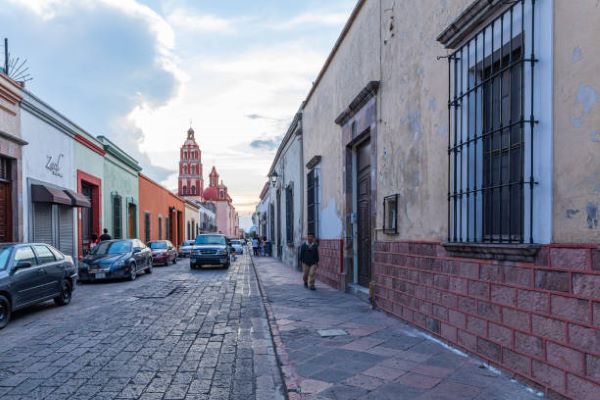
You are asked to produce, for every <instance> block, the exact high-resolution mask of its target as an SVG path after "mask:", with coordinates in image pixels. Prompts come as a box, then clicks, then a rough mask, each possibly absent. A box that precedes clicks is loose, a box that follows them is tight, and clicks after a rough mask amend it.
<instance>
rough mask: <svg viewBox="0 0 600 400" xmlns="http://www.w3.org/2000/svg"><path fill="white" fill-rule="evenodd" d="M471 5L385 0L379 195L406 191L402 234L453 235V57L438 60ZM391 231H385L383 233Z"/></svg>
mask: <svg viewBox="0 0 600 400" xmlns="http://www.w3.org/2000/svg"><path fill="white" fill-rule="evenodd" d="M442 3H443V4H442ZM470 3H471V1H470V0H453V1H450V2H441V1H439V0H425V1H419V2H412V1H401V0H384V1H383V4H384V6H383V13H382V35H384V41H383V43H382V62H383V64H382V73H383V76H382V85H381V88H380V91H379V99H378V101H379V105H380V106H379V118H380V119H379V130H378V135H379V137H378V141H379V144H378V160H377V166H378V171H377V180H378V181H377V185H378V198H377V200H376V201H377V204H378V205H379V204H383V199H384V197H385V196H389V195H393V194H399V195H400V197H399V202H398V204H399V206H398V228H399V235H398V236H394V238H399V239H410V240H422V239H426V240H443V239H444V238H445V237H446V235H447V233H446V232H447V224H448V222H447V221H448V218H447V209H448V206H447V200H446V199H447V190H448V188H447V176H448V175H447V169H448V164H447V159H448V155H447V148H448V109H447V103H448V62H447V60H445V59H442V60H439V61H438V60H436V57H438V56H444V55H446V54H447V51H446V49H444V48H443V46H442V45H440V44H439V43H437V41H436V36H437V35H438V34H439V33H440V32H441V31H442V30H443V29H444V28H445V27H446V26H447V25H448V24H449V23H450V22H451V21H452V20H453V19H454V18H456V16H457V15H459V14H460V12H461V11H462V10H464V8H465V7H466V6H467V5H468V4H470ZM423 21H427V23H423ZM382 226H383V207H378V209H377V227H378V228H381V227H382ZM386 237H388V235H385V234H383V232H381V231H378V235H377V238H378V239H385V238H386ZM388 238H391V237H388Z"/></svg>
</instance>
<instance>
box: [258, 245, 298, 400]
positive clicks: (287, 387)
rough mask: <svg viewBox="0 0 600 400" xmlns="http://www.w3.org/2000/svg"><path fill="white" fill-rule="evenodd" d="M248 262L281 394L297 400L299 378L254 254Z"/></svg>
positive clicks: (286, 397) (291, 399)
mask: <svg viewBox="0 0 600 400" xmlns="http://www.w3.org/2000/svg"><path fill="white" fill-rule="evenodd" d="M250 262H251V263H252V270H253V271H254V275H255V276H256V281H257V282H258V290H259V291H260V295H261V297H262V300H263V301H262V303H263V307H264V308H265V312H266V313H267V321H268V325H269V330H270V331H271V340H272V341H273V346H274V349H275V358H276V360H277V364H278V365H279V367H280V368H279V372H280V375H281V376H280V379H281V380H282V383H283V387H284V393H282V394H283V396H284V398H285V399H288V400H299V399H301V397H298V395H299V394H300V378H299V376H298V374H297V373H296V372H295V370H294V368H293V366H292V363H291V362H290V360H289V356H288V353H287V351H286V349H285V346H284V344H283V340H281V335H280V333H279V326H278V325H277V320H276V318H275V314H274V313H273V310H272V308H271V304H270V303H269V299H268V297H267V294H266V292H265V290H264V287H263V283H262V280H261V279H260V275H259V274H258V271H257V270H256V265H254V256H252V255H250Z"/></svg>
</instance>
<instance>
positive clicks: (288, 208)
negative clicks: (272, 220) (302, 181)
mask: <svg viewBox="0 0 600 400" xmlns="http://www.w3.org/2000/svg"><path fill="white" fill-rule="evenodd" d="M285 237H286V241H287V244H288V245H293V244H294V186H292V184H290V185H288V186H287V187H286V188H285Z"/></svg>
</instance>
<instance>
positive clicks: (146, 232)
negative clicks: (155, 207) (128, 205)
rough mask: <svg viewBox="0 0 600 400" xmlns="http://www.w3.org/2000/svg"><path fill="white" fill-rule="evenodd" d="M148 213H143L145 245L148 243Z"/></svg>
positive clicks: (149, 219)
mask: <svg viewBox="0 0 600 400" xmlns="http://www.w3.org/2000/svg"><path fill="white" fill-rule="evenodd" d="M150 221H151V218H150V213H148V212H147V213H144V239H145V241H146V243H148V242H149V241H150Z"/></svg>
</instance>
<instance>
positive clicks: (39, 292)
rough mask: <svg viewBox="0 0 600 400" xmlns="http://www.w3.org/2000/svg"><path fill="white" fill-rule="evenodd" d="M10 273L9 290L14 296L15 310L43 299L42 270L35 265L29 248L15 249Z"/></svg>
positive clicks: (43, 278) (33, 256)
mask: <svg viewBox="0 0 600 400" xmlns="http://www.w3.org/2000/svg"><path fill="white" fill-rule="evenodd" d="M11 272H12V278H11V288H12V292H13V293H14V295H15V307H16V308H19V307H23V306H25V305H27V304H30V303H33V302H35V301H37V300H39V299H41V298H43V297H44V286H45V285H44V281H45V277H44V269H43V268H40V267H39V266H38V265H37V260H36V258H35V253H34V252H33V249H32V248H31V246H21V247H17V249H15V252H14V255H13V260H12V266H11Z"/></svg>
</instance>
